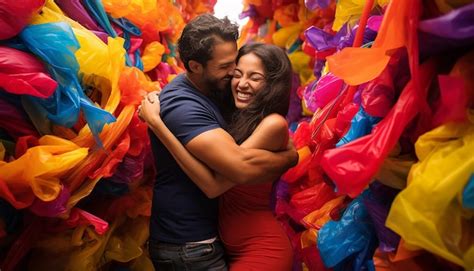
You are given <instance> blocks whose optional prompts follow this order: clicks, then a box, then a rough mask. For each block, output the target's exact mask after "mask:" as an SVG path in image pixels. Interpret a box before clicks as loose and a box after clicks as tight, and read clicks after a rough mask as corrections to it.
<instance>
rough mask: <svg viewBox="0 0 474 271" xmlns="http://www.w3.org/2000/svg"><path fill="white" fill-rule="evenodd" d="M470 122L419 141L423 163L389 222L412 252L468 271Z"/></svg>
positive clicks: (472, 165) (473, 162)
mask: <svg viewBox="0 0 474 271" xmlns="http://www.w3.org/2000/svg"><path fill="white" fill-rule="evenodd" d="M472 117H473V116H472V114H471V121H470V122H467V123H449V124H445V125H442V126H440V127H438V128H436V129H434V130H432V131H430V132H428V133H426V134H424V135H422V136H421V137H420V138H419V140H418V141H417V142H416V145H415V147H416V154H417V156H418V159H419V162H418V163H417V164H415V165H413V167H412V169H411V170H410V175H409V177H408V186H407V188H406V189H404V190H403V191H401V192H400V194H399V195H398V196H397V197H396V198H395V201H394V202H393V204H392V208H391V210H390V213H389V216H388V219H387V226H388V227H389V228H391V229H392V230H394V231H395V232H397V233H398V234H400V236H402V238H403V239H404V240H405V241H406V243H407V244H408V245H410V247H415V248H423V249H425V250H428V251H430V252H432V253H435V254H437V255H440V256H442V257H443V258H445V259H448V260H450V261H452V262H454V263H457V264H459V265H461V266H463V267H464V268H466V269H472V268H473V267H474V245H473V244H474V242H473V240H474V232H473V227H471V226H470V225H472V219H473V218H472V217H473V216H472V214H473V213H472V211H467V210H466V209H463V208H462V206H461V201H459V200H458V197H460V195H461V193H462V191H463V188H464V187H465V185H466V184H467V183H468V180H469V178H470V177H471V175H472V172H474V157H473V156H472V150H473V149H474V125H473V122H472ZM454 168H456V170H454V171H453V169H454ZM420 195H426V196H424V197H423V200H421V201H420V200H419V199H420ZM427 195H431V196H427ZM466 211H467V212H466Z"/></svg>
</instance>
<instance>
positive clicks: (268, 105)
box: [229, 43, 292, 144]
mask: <svg viewBox="0 0 474 271" xmlns="http://www.w3.org/2000/svg"><path fill="white" fill-rule="evenodd" d="M247 54H254V55H256V56H257V57H258V58H260V60H261V61H262V64H263V67H264V71H265V86H264V87H263V89H262V90H260V91H259V92H258V93H257V94H256V95H255V97H254V99H253V101H252V102H251V103H250V104H249V105H248V106H247V107H245V108H243V109H241V110H237V111H236V112H235V115H234V117H233V119H232V121H231V124H230V128H229V133H230V134H231V135H232V137H234V139H235V141H236V142H237V143H238V144H241V143H242V142H244V141H245V140H246V139H247V138H248V137H249V136H250V135H251V134H252V133H253V131H254V130H255V128H257V125H258V124H259V123H260V122H261V121H262V120H263V119H264V118H265V117H266V116H268V115H270V114H272V113H278V114H280V115H282V116H286V114H288V108H289V104H290V91H291V79H292V69H291V63H290V60H289V59H288V56H287V55H286V53H285V51H283V49H281V48H279V47H277V46H275V45H270V44H263V43H252V44H247V45H244V46H243V47H242V48H240V50H239V54H238V55H237V60H236V61H237V63H238V62H239V59H240V58H241V57H242V56H244V55H247Z"/></svg>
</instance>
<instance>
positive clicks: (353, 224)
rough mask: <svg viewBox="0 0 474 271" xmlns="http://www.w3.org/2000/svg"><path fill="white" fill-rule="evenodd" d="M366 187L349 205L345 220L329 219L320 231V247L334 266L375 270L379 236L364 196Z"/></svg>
mask: <svg viewBox="0 0 474 271" xmlns="http://www.w3.org/2000/svg"><path fill="white" fill-rule="evenodd" d="M370 193H371V192H370V191H369V190H366V191H364V193H362V194H361V195H360V196H359V197H357V198H356V199H355V200H354V201H352V202H351V204H350V205H349V206H348V207H347V209H346V210H345V212H344V214H343V215H342V218H341V220H339V221H329V222H328V223H326V224H325V225H324V226H323V227H322V228H321V230H320V231H319V234H318V240H317V241H318V248H319V251H320V254H321V258H322V259H323V262H324V265H325V266H326V267H334V270H354V271H358V270H375V268H374V265H373V262H372V257H373V255H374V252H375V249H376V248H377V237H376V235H375V229H374V226H373V223H372V220H371V218H370V216H369V213H368V211H367V208H366V206H365V205H364V200H365V199H366V198H367V197H369V196H370Z"/></svg>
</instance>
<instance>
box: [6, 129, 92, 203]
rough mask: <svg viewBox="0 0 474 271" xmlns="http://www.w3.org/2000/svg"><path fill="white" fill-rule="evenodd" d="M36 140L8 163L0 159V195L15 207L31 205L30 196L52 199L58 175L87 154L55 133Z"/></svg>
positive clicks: (56, 193) (57, 186) (65, 171)
mask: <svg viewBox="0 0 474 271" xmlns="http://www.w3.org/2000/svg"><path fill="white" fill-rule="evenodd" d="M38 143H39V145H38V146H36V147H32V148H29V149H28V150H27V151H26V153H25V154H24V155H22V156H21V157H19V158H18V159H16V160H14V161H12V162H8V163H7V162H4V161H0V176H2V177H1V178H2V180H3V181H2V182H0V195H1V197H2V198H4V199H6V200H7V201H8V202H9V203H10V204H12V205H13V206H14V207H15V208H17V209H19V208H25V207H27V206H29V205H31V204H32V203H33V195H34V196H36V197H37V198H39V199H41V200H43V201H52V200H54V199H56V198H57V197H58V195H59V193H60V191H61V184H60V181H59V180H60V177H61V176H63V175H64V174H65V173H67V172H68V170H70V169H71V168H73V167H75V166H76V165H77V164H78V163H79V162H80V161H82V160H83V159H84V158H85V157H86V156H87V150H88V149H87V148H80V147H79V146H77V145H76V144H74V143H72V142H71V141H69V140H66V139H62V138H58V137H55V136H51V135H46V136H43V137H41V138H40V139H39V140H38ZM25 168H28V171H25V170H24V169H25ZM18 195H20V197H17V196H18Z"/></svg>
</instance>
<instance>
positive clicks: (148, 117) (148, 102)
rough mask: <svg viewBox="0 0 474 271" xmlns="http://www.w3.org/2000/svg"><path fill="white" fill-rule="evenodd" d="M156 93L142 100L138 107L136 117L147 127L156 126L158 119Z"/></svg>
mask: <svg viewBox="0 0 474 271" xmlns="http://www.w3.org/2000/svg"><path fill="white" fill-rule="evenodd" d="M158 94H159V92H158V91H153V92H150V93H148V94H147V96H146V97H144V98H143V100H142V103H141V105H139V106H138V110H137V111H138V116H139V117H140V119H141V120H142V121H144V122H146V123H147V124H149V125H153V124H157V122H160V121H161V118H160V99H159V98H158Z"/></svg>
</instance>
